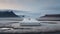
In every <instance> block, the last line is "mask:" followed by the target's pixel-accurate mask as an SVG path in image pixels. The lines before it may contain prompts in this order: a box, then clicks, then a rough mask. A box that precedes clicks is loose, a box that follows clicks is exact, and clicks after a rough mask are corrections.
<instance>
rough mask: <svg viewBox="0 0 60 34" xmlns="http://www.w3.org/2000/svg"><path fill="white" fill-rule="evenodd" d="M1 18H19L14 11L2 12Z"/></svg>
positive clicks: (0, 12) (0, 13)
mask: <svg viewBox="0 0 60 34" xmlns="http://www.w3.org/2000/svg"><path fill="white" fill-rule="evenodd" d="M0 17H19V16H18V15H16V14H15V13H14V12H13V11H12V10H11V11H9V10H5V11H0Z"/></svg>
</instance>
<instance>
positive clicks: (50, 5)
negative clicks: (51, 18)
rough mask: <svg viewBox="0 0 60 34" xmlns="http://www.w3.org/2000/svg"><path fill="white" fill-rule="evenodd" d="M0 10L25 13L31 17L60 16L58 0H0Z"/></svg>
mask: <svg viewBox="0 0 60 34" xmlns="http://www.w3.org/2000/svg"><path fill="white" fill-rule="evenodd" d="M0 9H15V10H21V11H27V14H28V15H31V16H32V17H36V16H40V15H44V14H58V13H59V14H60V0H0ZM17 14H20V13H17Z"/></svg>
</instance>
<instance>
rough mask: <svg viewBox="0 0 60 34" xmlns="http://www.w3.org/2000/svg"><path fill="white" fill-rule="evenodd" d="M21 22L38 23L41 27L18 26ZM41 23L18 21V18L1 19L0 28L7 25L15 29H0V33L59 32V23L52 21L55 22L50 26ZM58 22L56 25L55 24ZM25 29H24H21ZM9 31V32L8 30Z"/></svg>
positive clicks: (28, 20) (27, 20) (33, 20)
mask: <svg viewBox="0 0 60 34" xmlns="http://www.w3.org/2000/svg"><path fill="white" fill-rule="evenodd" d="M13 19H14V20H13ZM21 22H27V23H28V22H30V23H33V22H39V23H40V25H41V26H20V23H21ZM42 22H43V21H36V20H35V19H28V18H25V19H24V20H23V21H20V19H19V18H18V19H17V18H10V19H8V18H5V19H3V18H1V19H0V23H1V24H0V26H1V25H3V26H5V25H9V26H13V27H15V28H17V29H9V28H7V29H2V30H1V28H0V32H2V31H3V32H21V33H22V32H24V33H25V32H51V31H60V24H59V23H60V21H53V22H56V24H52V23H42ZM46 22H52V21H46ZM57 22H58V23H57ZM23 28H25V29H23ZM8 29H9V30H8Z"/></svg>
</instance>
